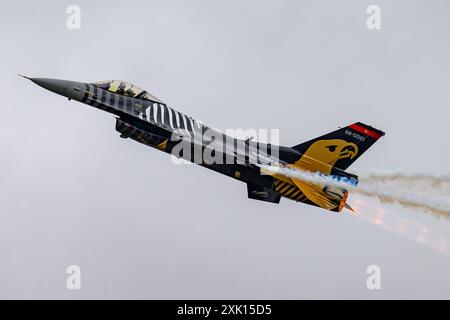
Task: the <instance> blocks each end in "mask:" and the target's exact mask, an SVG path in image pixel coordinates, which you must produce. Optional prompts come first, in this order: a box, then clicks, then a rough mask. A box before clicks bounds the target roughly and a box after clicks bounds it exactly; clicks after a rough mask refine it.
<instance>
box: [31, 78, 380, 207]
mask: <svg viewBox="0 0 450 320" xmlns="http://www.w3.org/2000/svg"><path fill="white" fill-rule="evenodd" d="M23 77H24V76H23ZM24 78H26V79H29V80H31V81H32V82H34V83H35V84H37V85H39V86H41V87H43V88H45V89H47V90H50V91H52V92H54V93H57V94H59V95H62V96H64V97H66V98H68V99H69V100H75V101H79V102H82V103H84V104H87V105H89V106H92V107H94V108H98V109H101V110H104V111H106V112H109V113H111V114H113V115H114V116H115V118H116V130H117V131H118V132H119V133H120V137H121V138H124V139H127V138H129V139H133V140H135V141H137V142H139V143H142V144H145V145H147V146H150V147H153V148H156V149H158V150H161V151H163V152H166V153H169V154H171V155H173V156H175V157H177V158H181V159H183V160H187V161H190V162H194V163H196V164H199V165H201V166H203V167H206V168H208V169H211V170H214V171H216V172H219V173H222V174H224V175H226V176H229V177H231V178H234V179H236V180H239V181H241V182H244V183H245V184H247V195H248V198H250V199H255V200H261V201H266V202H272V203H279V202H280V198H281V197H284V198H288V199H292V200H294V201H297V202H302V203H305V204H309V205H313V206H317V207H320V208H323V209H326V210H329V211H332V212H341V211H342V210H343V208H347V209H349V210H352V208H351V207H350V206H349V205H348V204H347V203H346V201H347V197H348V193H349V192H348V189H349V188H347V187H345V185H344V186H343V185H342V184H334V183H331V182H328V181H329V180H326V179H324V180H317V181H316V180H311V179H306V178H305V179H303V178H302V177H303V176H302V175H301V174H299V175H297V174H286V172H299V173H312V174H319V175H320V177H332V178H333V179H336V178H337V179H338V180H339V181H345V182H346V183H348V184H349V186H350V185H351V186H356V185H357V183H358V177H357V176H356V175H355V174H352V173H349V172H347V171H345V170H346V169H347V168H348V167H349V166H350V165H351V164H352V163H353V162H354V161H356V160H357V159H358V158H359V157H360V156H361V155H362V154H363V153H364V152H365V151H366V150H367V149H369V148H370V147H371V146H372V145H373V144H374V143H375V142H376V141H377V140H378V139H379V138H381V137H382V136H383V135H384V132H382V131H380V130H378V129H375V128H373V127H371V126H369V125H366V124H364V123H361V122H357V123H353V124H351V125H348V126H346V127H343V128H339V129H338V130H335V131H332V132H330V133H327V134H325V135H322V136H320V137H317V138H314V139H311V140H309V141H307V142H304V143H301V144H298V145H295V146H292V147H285V146H278V145H272V144H270V143H260V142H257V141H253V140H252V139H250V138H249V139H238V138H235V137H232V136H230V135H227V134H225V133H222V132H220V131H219V130H216V129H213V128H210V127H208V126H206V125H205V124H203V123H202V122H200V121H197V120H195V119H193V118H191V117H189V116H187V115H185V114H183V113H181V112H179V111H177V110H175V109H173V108H171V107H169V106H168V105H167V104H166V103H164V102H163V101H161V100H160V99H158V98H157V97H155V96H154V95H152V94H150V93H149V92H147V91H145V90H143V89H141V88H139V87H137V86H135V85H133V84H131V83H129V82H126V81H121V80H107V81H99V82H94V83H82V82H75V81H67V80H58V79H48V78H28V77H24ZM199 154H200V155H201V156H200V157H197V155H199ZM205 155H207V156H205ZM272 169H276V170H272ZM330 181H331V180H330ZM333 181H334V180H333ZM352 211H353V210H352Z"/></svg>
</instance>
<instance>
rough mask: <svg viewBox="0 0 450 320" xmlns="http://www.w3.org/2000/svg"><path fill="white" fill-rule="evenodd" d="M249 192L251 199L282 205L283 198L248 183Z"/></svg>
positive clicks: (269, 190)
mask: <svg viewBox="0 0 450 320" xmlns="http://www.w3.org/2000/svg"><path fill="white" fill-rule="evenodd" d="M247 192H248V197H249V198H250V199H254V200H261V201H266V202H273V203H280V198H281V196H280V195H279V194H278V193H276V192H275V191H273V190H271V189H268V188H264V187H260V186H257V185H254V184H250V183H247Z"/></svg>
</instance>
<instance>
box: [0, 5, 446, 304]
mask: <svg viewBox="0 0 450 320" xmlns="http://www.w3.org/2000/svg"><path fill="white" fill-rule="evenodd" d="M70 4H76V5H78V6H79V7H80V8H81V30H68V29H67V27H66V19H67V17H68V15H67V14H66V9H67V6H68V5H70ZM370 4H376V5H378V6H380V8H381V19H382V20H381V27H382V29H381V30H377V31H370V30H368V29H367V27H366V19H367V17H368V15H367V14H366V8H367V7H368V6H369V5H370ZM0 36H1V47H2V50H1V51H0V58H1V61H2V63H1V72H0V84H1V87H2V88H3V89H2V94H3V97H2V101H3V102H2V104H1V110H2V122H1V127H0V128H1V129H0V133H1V134H0V148H1V150H2V152H1V154H2V157H0V168H1V169H0V194H1V197H0V298H63V299H78V298H150V299H155V298H168V299H171V298H192V299H193V298H205V299H206V298H210V299H216V298H237V299H240V298H268V299H269V298H288V299H298V298H363V299H370V298H450V273H449V270H450V255H449V254H446V253H445V252H443V251H442V250H439V249H438V248H436V247H437V246H438V245H437V244H440V245H443V243H445V245H446V244H447V243H449V244H450V235H449V234H450V222H448V221H445V220H438V219H436V218H434V217H431V216H428V215H426V214H424V213H421V212H416V211H412V210H407V209H404V208H402V207H400V206H395V205H394V206H393V205H387V204H381V203H379V202H378V201H376V200H372V199H367V198H363V197H360V196H357V195H351V196H350V197H349V203H350V204H353V203H356V204H357V205H358V206H359V207H360V209H359V211H358V216H352V215H350V214H349V213H348V211H344V213H343V214H334V213H328V212H327V211H324V210H322V209H319V208H315V207H311V206H307V205H304V204H300V203H295V202H293V201H290V200H287V199H283V200H282V201H281V203H280V204H279V205H273V204H270V203H263V202H258V201H254V200H249V199H247V191H246V186H245V185H244V184H242V183H239V182H238V181H235V180H233V179H230V178H227V177H225V176H222V175H219V174H216V173H214V172H212V171H209V170H206V169H204V168H201V167H198V166H175V165H174V164H173V163H172V162H171V161H170V158H169V156H168V155H166V154H164V153H161V152H158V151H157V150H154V149H151V148H148V147H146V146H144V145H140V144H138V143H136V142H134V141H131V140H123V139H119V137H118V133H117V132H115V130H114V125H115V122H114V118H113V116H111V115H109V114H107V113H105V112H102V111H100V110H94V109H92V108H90V107H88V106H86V105H82V104H80V103H77V102H69V101H67V99H64V98H62V97H60V96H57V95H55V94H52V93H50V92H47V91H45V90H43V89H42V88H39V87H37V86H36V85H34V84H32V83H31V82H29V81H26V80H25V79H22V78H19V77H17V76H16V74H17V73H23V74H26V75H29V76H36V77H50V78H60V79H69V80H77V81H83V82H90V81H97V80H104V79H125V80H128V81H130V82H133V83H135V84H137V85H138V86H141V87H143V88H145V89H147V90H148V91H150V92H151V93H153V94H154V95H156V96H157V97H159V98H160V99H162V100H163V101H165V102H166V103H167V104H169V105H170V106H172V107H174V108H176V109H178V110H180V111H182V112H184V113H186V114H188V115H191V116H192V117H194V118H196V119H199V120H201V121H203V122H204V123H206V124H208V125H211V126H213V127H216V128H221V129H225V128H276V129H280V140H281V141H280V142H281V144H283V145H287V146H291V145H295V144H298V143H301V142H303V141H306V140H309V139H311V138H313V137H316V136H318V135H320V134H323V133H326V132H329V131H332V130H334V129H335V128H336V127H337V126H345V125H347V124H350V123H353V122H355V121H362V122H365V123H368V124H370V125H373V126H374V127H377V128H379V129H381V130H383V131H385V132H386V133H387V134H386V136H385V137H384V138H383V139H381V140H380V141H379V142H378V143H377V144H376V145H374V147H372V148H371V149H370V150H369V151H368V152H367V153H366V154H364V156H362V157H361V158H360V159H359V160H358V161H357V162H356V163H355V164H354V165H353V166H352V167H350V169H349V171H351V172H352V173H355V174H358V175H361V176H364V175H365V174H368V173H369V172H372V171H373V170H382V171H388V172H389V171H394V170H398V169H401V170H404V171H406V172H412V173H415V172H420V173H429V174H447V175H448V174H449V167H448V164H449V160H450V148H449V133H448V119H449V116H450V112H449V111H448V110H449V109H448V108H449V103H450V95H449V91H448V85H449V80H450V63H449V60H448V59H449V57H450V3H449V2H448V1H447V0H442V1H438V0H434V1H409V0H408V1H406V0H405V1H381V0H378V1H365V0H363V1H361V0H354V1H331V0H330V1H280V0H277V1H261V0H258V1H206V0H205V1H197V0H193V1H126V2H124V1H95V2H94V1H81V0H76V1H58V2H56V1H51V0H48V1H23V0H22V1H17V0H15V1H8V0H6V1H5V0H4V1H2V10H1V12H0ZM380 211H382V212H383V213H384V215H385V216H386V217H388V218H387V219H386V222H385V224H383V225H377V224H374V223H370V221H371V218H372V217H373V216H374V215H375V214H376V213H377V212H380ZM402 221H409V222H410V224H411V225H415V226H419V228H427V230H429V235H428V237H429V239H428V240H427V241H416V238H417V236H418V234H417V231H414V230H412V229H408V230H407V232H406V233H405V232H404V233H400V232H392V231H393V229H395V228H396V226H397V224H398V223H401V222H402ZM69 265H79V266H80V267H81V270H82V278H81V279H82V289H81V290H79V291H76V290H75V291H71V290H68V289H67V288H66V278H67V276H68V275H67V274H66V268H67V266H69ZM369 265H378V266H380V268H381V272H382V289H381V290H378V291H377V290H372V291H371V290H368V289H367V287H366V278H367V276H368V275H367V274H366V268H367V266H369Z"/></svg>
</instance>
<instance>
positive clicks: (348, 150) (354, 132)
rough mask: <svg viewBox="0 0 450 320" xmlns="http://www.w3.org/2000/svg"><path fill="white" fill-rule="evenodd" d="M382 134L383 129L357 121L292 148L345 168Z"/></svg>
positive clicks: (334, 165)
mask: <svg viewBox="0 0 450 320" xmlns="http://www.w3.org/2000/svg"><path fill="white" fill-rule="evenodd" d="M382 136H384V132H383V131H380V130H378V129H375V128H372V127H370V126H368V125H366V124H364V123H361V122H357V123H354V124H352V125H349V126H347V127H345V128H341V129H339V130H336V131H333V132H330V133H328V134H325V135H323V136H321V137H318V138H315V139H312V140H310V141H308V142H305V143H302V144H299V145H296V146H294V147H292V148H293V149H295V150H297V151H299V152H300V153H302V154H303V155H306V156H308V157H311V158H314V159H316V160H319V161H321V162H324V163H327V164H329V165H330V166H332V167H333V168H339V169H342V170H345V169H347V168H348V167H349V166H350V165H351V164H352V163H353V162H354V161H356V159H358V158H359V157H360V156H361V155H362V154H363V153H364V152H365V151H366V150H367V149H369V148H370V147H371V146H372V145H373V144H374V143H375V142H376V141H377V140H378V139H379V138H381V137H382Z"/></svg>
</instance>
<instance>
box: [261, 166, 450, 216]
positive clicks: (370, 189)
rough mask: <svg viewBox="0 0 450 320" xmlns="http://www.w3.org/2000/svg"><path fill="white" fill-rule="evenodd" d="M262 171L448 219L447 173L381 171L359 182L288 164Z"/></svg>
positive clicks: (269, 167)
mask: <svg viewBox="0 0 450 320" xmlns="http://www.w3.org/2000/svg"><path fill="white" fill-rule="evenodd" d="M262 169H263V171H265V172H268V173H272V174H274V173H277V174H282V175H284V176H287V177H292V178H296V179H300V180H303V181H307V182H311V183H315V184H320V185H322V184H328V185H334V186H337V187H341V188H344V189H347V190H349V191H351V192H355V193H359V194H361V195H364V196H369V197H373V198H377V199H378V200H379V201H381V202H384V203H390V204H399V205H402V206H403V207H405V208H410V209H419V210H421V211H424V212H426V213H429V214H432V215H434V216H436V217H438V218H445V219H448V220H450V177H449V176H432V175H426V174H417V175H410V174H403V173H399V172H395V173H380V174H371V175H368V176H366V177H362V178H360V182H359V185H358V186H355V185H354V184H352V182H351V180H348V179H346V178H342V177H337V176H326V175H323V174H321V173H313V172H307V171H303V170H299V169H294V168H288V167H274V166H264V167H263V168H262Z"/></svg>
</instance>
